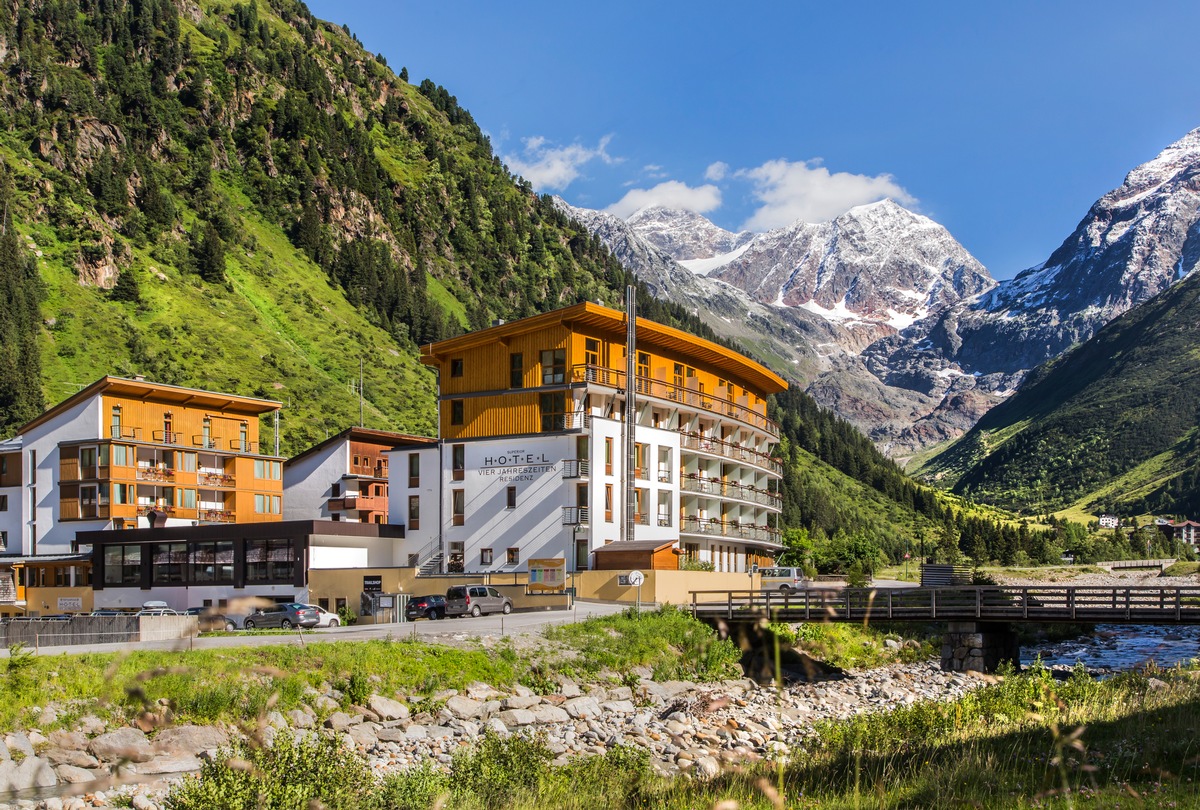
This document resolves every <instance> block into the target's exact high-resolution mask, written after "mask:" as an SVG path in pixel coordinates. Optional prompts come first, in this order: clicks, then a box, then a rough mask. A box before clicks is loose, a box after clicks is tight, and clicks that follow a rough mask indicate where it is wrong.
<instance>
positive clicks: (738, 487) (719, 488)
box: [679, 473, 783, 509]
mask: <svg viewBox="0 0 1200 810" xmlns="http://www.w3.org/2000/svg"><path fill="white" fill-rule="evenodd" d="M679 483H680V487H681V489H683V491H684V492H695V493H698V494H700V495H716V496H718V497H721V498H737V499H738V500H742V501H749V502H750V503H756V504H761V505H762V506H769V507H771V508H772V509H782V508H783V501H782V499H781V498H780V496H779V494H778V493H776V492H771V491H770V490H766V489H759V488H757V487H752V486H746V485H744V484H735V483H732V482H729V481H722V480H720V479H719V478H708V477H706V476H703V475H697V474H696V473H690V474H688V475H684V476H683V477H682V478H681V479H680V482H679Z"/></svg>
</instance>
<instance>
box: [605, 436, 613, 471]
mask: <svg viewBox="0 0 1200 810" xmlns="http://www.w3.org/2000/svg"><path fill="white" fill-rule="evenodd" d="M612 458H613V440H612V437H611V436H609V437H606V438H605V439H604V474H605V475H612V464H613V462H612Z"/></svg>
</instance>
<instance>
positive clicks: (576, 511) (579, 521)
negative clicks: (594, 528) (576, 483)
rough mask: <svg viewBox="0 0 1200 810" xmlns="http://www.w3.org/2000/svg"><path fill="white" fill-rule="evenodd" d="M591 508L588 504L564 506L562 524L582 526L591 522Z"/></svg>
mask: <svg viewBox="0 0 1200 810" xmlns="http://www.w3.org/2000/svg"><path fill="white" fill-rule="evenodd" d="M588 512H589V510H588V507H586V506H564V507H563V508H562V525H564V526H581V525H587V524H588V523H589V522H590V515H589V514H588Z"/></svg>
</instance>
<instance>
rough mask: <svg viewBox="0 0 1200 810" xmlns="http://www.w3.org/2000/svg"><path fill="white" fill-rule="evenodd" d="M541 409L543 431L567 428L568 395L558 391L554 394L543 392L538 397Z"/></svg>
mask: <svg viewBox="0 0 1200 810" xmlns="http://www.w3.org/2000/svg"><path fill="white" fill-rule="evenodd" d="M538 406H539V408H540V410H541V417H542V431H543V432H550V431H556V430H566V429H567V428H568V425H567V413H566V411H567V395H566V393H565V392H562V391H558V392H555V393H553V394H542V395H541V396H540V397H538Z"/></svg>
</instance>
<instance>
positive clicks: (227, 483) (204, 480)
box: [197, 470, 236, 487]
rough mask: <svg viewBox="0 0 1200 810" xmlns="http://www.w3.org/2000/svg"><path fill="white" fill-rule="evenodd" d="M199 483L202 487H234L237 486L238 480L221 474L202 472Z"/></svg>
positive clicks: (198, 478)
mask: <svg viewBox="0 0 1200 810" xmlns="http://www.w3.org/2000/svg"><path fill="white" fill-rule="evenodd" d="M197 481H198V483H199V485H200V486H202V487H232V486H236V479H235V478H234V477H233V476H232V475H227V474H225V473H219V472H208V471H206V470H201V471H200V475H199V476H198V477H197Z"/></svg>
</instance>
